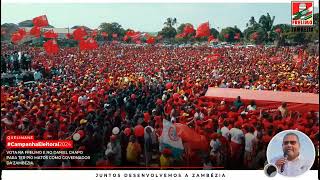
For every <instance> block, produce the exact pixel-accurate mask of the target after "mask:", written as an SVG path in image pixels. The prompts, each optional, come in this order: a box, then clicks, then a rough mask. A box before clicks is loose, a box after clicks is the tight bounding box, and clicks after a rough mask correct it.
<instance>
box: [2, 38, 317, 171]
mask: <svg viewBox="0 0 320 180" xmlns="http://www.w3.org/2000/svg"><path fill="white" fill-rule="evenodd" d="M1 48H2V51H1V57H5V56H6V54H7V55H8V54H17V53H18V52H23V53H22V54H27V55H26V57H27V58H31V57H32V64H31V68H32V70H33V71H32V72H34V80H35V81H34V82H33V83H28V84H25V83H24V82H20V83H18V84H17V85H16V86H6V85H3V84H2V85H1V131H2V132H1V142H2V143H4V142H5V136H7V135H20V134H23V135H34V137H35V138H36V139H71V140H73V141H74V149H75V150H82V151H84V153H85V154H86V155H89V156H90V157H91V158H90V159H89V160H65V161H62V160H41V161H38V162H37V163H38V164H37V165H38V166H39V168H41V167H61V168H65V167H77V166H87V167H128V166H130V167H148V168H152V167H156V168H161V169H166V168H174V167H176V168H178V169H179V168H182V167H200V168H204V169H211V168H214V167H224V168H225V169H261V168H263V167H264V163H265V162H266V153H265V152H266V148H267V145H268V143H269V141H270V140H271V138H272V137H273V136H274V135H275V134H276V133H278V132H280V131H282V130H285V129H298V130H300V131H302V132H304V133H306V134H307V135H308V136H309V137H310V138H311V140H312V141H313V143H314V145H315V147H316V149H317V150H318V136H319V114H318V112H314V111H309V112H301V111H291V110H290V109H288V108H287V107H286V103H285V102H283V103H282V104H281V103H279V108H278V110H277V111H265V110H264V109H263V108H261V107H257V105H256V104H255V101H254V100H252V101H251V102H250V104H245V103H244V102H243V101H242V100H241V97H238V98H237V99H236V100H235V101H234V102H228V101H217V100H214V99H208V98H207V97H205V96H204V95H205V93H206V91H207V89H208V87H220V88H244V89H251V90H272V91H288V92H306V93H316V94H318V93H319V69H318V68H319V55H316V54H313V53H312V52H307V51H305V52H304V53H303V57H302V58H303V63H302V64H299V65H297V63H296V62H295V60H294V58H293V57H294V56H295V55H296V54H297V52H299V51H301V50H299V48H298V47H269V48H266V47H264V46H257V47H248V48H247V47H229V48H211V47H207V46H199V47H167V46H161V45H159V44H157V45H148V46H135V45H124V44H112V45H103V46H101V47H99V48H98V49H96V50H92V51H79V50H78V49H77V48H62V49H61V50H60V51H59V53H58V54H56V55H47V54H45V53H43V50H42V49H41V48H34V47H28V46H20V47H14V48H12V47H11V48H9V46H7V45H5V44H2V47H1ZM211 54H219V56H220V58H219V59H218V60H217V61H211V59H210V58H207V57H208V56H209V55H211ZM22 57H24V56H22ZM271 57H272V58H271ZM17 58H18V57H17V56H16V57H14V59H17ZM28 61H29V60H28ZM1 66H2V58H1ZM10 67H13V69H14V67H15V66H14V65H13V66H10ZM24 67H25V68H27V69H26V70H28V68H29V66H24ZM29 70H30V69H29ZM6 71H7V70H6ZM1 72H3V71H2V70H1ZM235 98H236V97H235ZM163 119H166V120H168V121H171V122H172V123H181V124H186V125H188V126H189V127H190V128H192V129H193V130H194V131H195V132H196V133H198V134H202V135H205V136H206V137H207V143H208V149H206V150H205V151H203V150H202V151H196V150H191V151H188V152H187V151H185V152H184V153H183V155H182V156H181V157H175V156H173V155H172V151H171V150H170V149H169V148H164V149H162V150H161V151H160V150H159V137H160V136H161V132H162V126H163V124H162V121H163ZM140 127H143V129H144V131H143V133H142V134H141V133H138V132H137V131H138V130H137V129H139V128H140ZM136 130H137V131H136ZM75 134H78V135H79V136H74V135H75ZM75 137H76V138H75ZM186 149H188V148H185V150H186ZM5 154H6V150H4V151H3V152H2V155H3V156H2V157H5V156H4V155H5ZM2 161H3V162H4V161H5V158H2ZM315 166H316V167H317V162H316V163H315Z"/></svg>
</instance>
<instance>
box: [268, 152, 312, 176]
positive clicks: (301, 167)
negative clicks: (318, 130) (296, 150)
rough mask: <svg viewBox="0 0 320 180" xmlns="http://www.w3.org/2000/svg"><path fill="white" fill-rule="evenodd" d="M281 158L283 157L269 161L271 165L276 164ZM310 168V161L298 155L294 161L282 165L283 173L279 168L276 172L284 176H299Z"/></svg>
mask: <svg viewBox="0 0 320 180" xmlns="http://www.w3.org/2000/svg"><path fill="white" fill-rule="evenodd" d="M281 158H283V157H282V156H280V157H276V158H274V159H272V160H271V163H272V164H276V161H277V160H278V159H281ZM311 166H312V161H311V160H308V159H305V158H303V156H301V155H299V156H298V157H297V158H296V159H294V160H292V161H287V162H286V163H285V164H284V168H283V172H281V169H280V168H278V172H279V173H280V174H282V175H284V176H299V175H301V174H303V173H304V172H306V171H307V170H309V169H310V167H311Z"/></svg>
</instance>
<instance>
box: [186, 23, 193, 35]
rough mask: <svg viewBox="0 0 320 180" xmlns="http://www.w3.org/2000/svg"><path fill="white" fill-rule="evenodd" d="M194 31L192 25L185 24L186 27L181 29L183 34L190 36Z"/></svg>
mask: <svg viewBox="0 0 320 180" xmlns="http://www.w3.org/2000/svg"><path fill="white" fill-rule="evenodd" d="M194 31H195V30H194V28H193V26H192V24H187V25H185V26H184V28H183V32H184V33H185V34H186V35H189V34H192V33H193V32H194Z"/></svg>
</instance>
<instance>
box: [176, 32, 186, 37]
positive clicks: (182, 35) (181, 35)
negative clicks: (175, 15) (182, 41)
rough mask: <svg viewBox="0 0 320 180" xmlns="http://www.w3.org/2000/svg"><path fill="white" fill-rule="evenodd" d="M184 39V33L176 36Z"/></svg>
mask: <svg viewBox="0 0 320 180" xmlns="http://www.w3.org/2000/svg"><path fill="white" fill-rule="evenodd" d="M184 37H186V34H185V33H184V32H183V33H181V34H177V35H176V38H184Z"/></svg>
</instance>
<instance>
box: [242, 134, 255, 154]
mask: <svg viewBox="0 0 320 180" xmlns="http://www.w3.org/2000/svg"><path fill="white" fill-rule="evenodd" d="M253 139H254V135H253V134H252V133H246V134H245V135H244V141H245V151H248V152H252V140H253Z"/></svg>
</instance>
